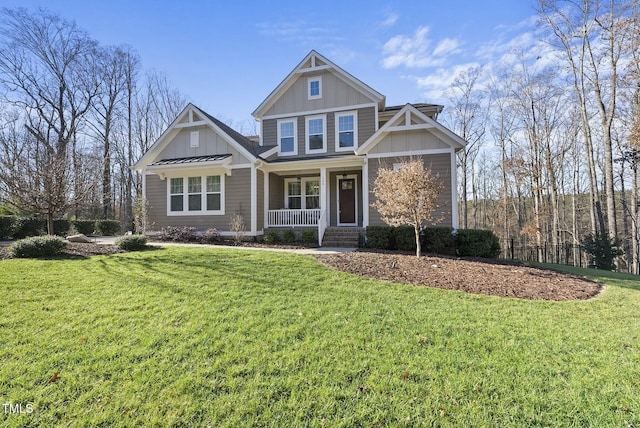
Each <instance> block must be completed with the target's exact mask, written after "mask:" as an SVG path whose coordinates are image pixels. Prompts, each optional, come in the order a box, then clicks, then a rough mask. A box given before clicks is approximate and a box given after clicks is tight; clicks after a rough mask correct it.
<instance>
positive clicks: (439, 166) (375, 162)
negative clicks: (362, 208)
mask: <svg viewBox="0 0 640 428" xmlns="http://www.w3.org/2000/svg"><path fill="white" fill-rule="evenodd" d="M416 158H418V157H417V156H414V157H413V158H411V157H409V156H403V157H394V158H391V157H390V158H385V159H370V160H369V184H370V188H371V190H372V191H371V192H370V193H369V205H370V206H369V225H370V226H385V225H386V223H385V222H384V221H382V218H381V217H380V213H379V212H378V210H377V209H375V208H373V206H372V205H373V204H374V203H375V201H376V197H375V195H374V194H373V188H374V182H375V180H376V177H377V176H378V170H379V169H380V168H393V164H394V163H399V162H403V161H410V160H412V159H416ZM419 158H421V159H422V161H423V164H424V167H425V168H429V169H430V170H431V172H432V174H434V175H436V176H438V177H439V178H440V180H442V182H443V184H444V186H443V188H442V192H441V193H440V197H439V198H438V205H439V206H440V208H438V209H437V210H436V213H435V215H434V218H436V219H441V221H440V222H438V223H437V225H438V226H451V225H452V220H451V218H452V208H453V207H452V204H455V203H457V201H452V200H451V195H452V192H451V154H450V153H443V154H435V155H424V156H419ZM454 172H455V171H454Z"/></svg>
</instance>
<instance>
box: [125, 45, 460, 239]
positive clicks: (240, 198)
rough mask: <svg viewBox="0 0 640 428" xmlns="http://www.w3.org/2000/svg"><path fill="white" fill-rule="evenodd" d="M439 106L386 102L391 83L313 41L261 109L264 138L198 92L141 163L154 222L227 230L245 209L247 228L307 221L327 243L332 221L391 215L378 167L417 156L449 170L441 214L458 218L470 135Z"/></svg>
mask: <svg viewBox="0 0 640 428" xmlns="http://www.w3.org/2000/svg"><path fill="white" fill-rule="evenodd" d="M442 108H443V107H442V106H440V105H433V104H406V105H403V106H386V105H385V96H384V95H382V94H380V93H379V92H377V91H376V90H374V89H373V88H371V87H369V86H367V85H366V84H365V83H363V82H361V81H360V80H358V79H357V78H355V77H354V76H352V75H351V74H349V73H347V72H346V71H344V70H343V69H341V68H340V67H338V66H337V65H336V64H334V63H332V62H331V61H329V60H328V59H327V58H325V57H324V56H322V55H320V54H319V53H317V52H316V51H311V52H310V53H309V54H308V55H307V56H306V57H305V58H304V59H303V60H302V61H301V62H300V63H299V64H298V65H297V66H296V67H295V68H294V69H293V71H291V73H290V74H289V75H288V76H287V77H286V78H285V79H284V80H283V81H282V82H281V83H280V84H279V85H278V86H277V87H276V88H275V89H274V90H273V91H272V92H271V93H270V94H269V96H268V97H267V98H266V99H265V100H264V101H263V102H262V104H260V105H259V106H258V107H257V108H256V109H255V110H254V112H253V116H254V118H255V119H256V120H257V121H258V122H259V123H260V135H259V137H258V138H254V139H249V138H247V137H245V136H243V135H241V134H239V133H238V132H236V131H235V130H233V129H231V128H230V127H229V126H227V125H225V124H224V123H222V122H220V121H219V120H217V119H216V118H214V117H212V116H210V115H209V114H207V113H206V112H204V111H202V110H201V109H199V108H198V107H196V106H195V105H193V104H189V105H187V106H186V107H185V109H184V110H183V111H182V112H181V113H180V114H179V115H178V117H177V118H176V119H175V120H174V122H173V123H172V124H171V125H170V126H169V128H168V129H167V130H166V131H165V132H164V133H163V134H162V136H160V138H159V139H158V140H157V141H156V142H155V143H154V144H153V146H152V147H151V148H150V149H149V150H148V151H147V152H146V153H145V154H144V156H142V158H141V159H140V160H139V161H138V162H137V163H136V164H135V166H134V168H135V169H136V170H137V171H139V172H140V173H141V174H142V177H143V196H144V197H145V198H146V199H147V201H148V203H149V211H150V222H151V224H153V228H154V229H155V230H160V229H161V228H162V227H164V226H192V227H195V228H197V229H198V230H203V231H204V230H206V229H209V228H216V229H217V230H218V231H220V232H221V234H222V235H225V234H230V219H231V217H232V216H233V215H235V214H240V215H242V216H243V218H244V219H245V222H246V236H253V237H259V236H261V235H263V234H264V232H265V230H266V229H272V228H305V227H306V228H314V229H315V230H316V231H317V232H316V233H317V236H318V241H319V242H320V244H323V243H324V244H325V245H326V244H327V241H328V240H329V234H330V233H333V234H335V233H339V232H340V231H341V230H352V231H356V233H357V231H361V230H362V228H364V227H366V226H368V225H381V224H384V223H382V220H381V219H380V215H379V214H378V212H377V211H376V210H375V209H374V208H372V207H371V204H372V202H373V198H374V197H373V195H372V193H371V189H372V187H373V181H374V180H375V177H376V173H377V171H378V169H379V168H380V167H381V166H386V167H394V164H395V165H397V164H398V163H399V162H401V161H402V160H408V159H416V158H420V159H422V161H423V163H424V166H425V168H430V169H431V170H432V171H433V172H435V173H436V174H438V175H439V177H440V178H441V179H442V180H443V181H444V182H445V186H444V190H443V192H442V195H441V197H440V207H441V208H440V209H441V210H442V212H441V213H440V215H439V216H438V217H440V218H443V220H442V222H441V224H442V225H449V226H453V227H456V226H457V223H458V211H457V204H456V200H457V197H456V187H457V186H456V160H455V158H456V156H455V154H456V152H457V151H458V150H461V149H462V148H463V147H464V145H465V144H466V143H465V141H464V140H463V139H462V138H460V137H459V136H458V135H456V134H454V133H453V132H451V131H450V130H448V129H447V128H446V127H444V126H443V125H441V124H440V123H438V122H437V121H436V119H437V115H438V113H439V112H440V111H441V110H442ZM256 140H257V141H256ZM332 244H335V242H332Z"/></svg>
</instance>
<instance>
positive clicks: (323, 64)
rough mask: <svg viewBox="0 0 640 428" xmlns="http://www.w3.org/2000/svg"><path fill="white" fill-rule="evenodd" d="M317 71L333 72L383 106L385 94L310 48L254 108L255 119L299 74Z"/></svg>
mask: <svg viewBox="0 0 640 428" xmlns="http://www.w3.org/2000/svg"><path fill="white" fill-rule="evenodd" d="M317 71H328V72H331V73H333V74H335V75H336V76H337V77H339V78H340V79H342V80H344V81H345V82H347V83H348V84H350V85H351V86H353V87H354V88H356V89H358V90H359V91H361V92H362V93H364V94H366V96H367V97H369V98H370V99H371V100H372V101H375V102H376V103H378V105H379V106H380V108H384V102H385V96H384V95H382V94H381V93H379V92H378V91H376V90H375V89H373V88H371V87H370V86H368V85H367V84H365V83H363V82H362V81H360V80H359V79H357V78H356V77H354V76H352V75H351V74H349V73H348V72H346V71H345V70H343V69H342V68H340V67H339V66H337V65H336V64H334V63H333V62H331V61H330V60H328V59H327V58H326V57H324V56H323V55H321V54H320V53H318V52H317V51H316V50H311V52H309V53H308V54H307V55H306V56H305V57H304V59H303V60H302V61H300V63H298V65H297V66H296V67H295V68H294V69H293V70H292V71H291V72H290V73H289V74H288V75H287V77H285V78H284V80H283V81H282V82H280V84H279V85H278V86H277V87H276V88H275V89H274V90H273V91H271V93H270V94H269V95H268V96H267V98H266V99H265V100H264V101H263V102H262V103H261V104H260V105H259V106H258V108H256V109H255V110H254V111H253V113H252V115H253V117H255V118H256V119H260V118H261V117H262V116H263V115H264V113H265V112H266V111H267V110H268V109H269V108H270V107H271V106H272V105H273V104H274V103H275V102H276V101H277V100H278V99H279V98H280V97H281V96H282V95H283V94H284V92H285V91H286V90H287V89H289V88H290V87H291V86H292V85H293V84H294V83H295V82H296V81H297V80H298V79H299V78H300V76H302V75H304V74H307V73H313V72H317Z"/></svg>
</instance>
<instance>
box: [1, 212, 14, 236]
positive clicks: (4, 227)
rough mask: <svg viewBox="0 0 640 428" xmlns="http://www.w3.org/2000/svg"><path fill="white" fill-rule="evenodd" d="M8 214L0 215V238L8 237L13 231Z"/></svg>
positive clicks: (11, 218)
mask: <svg viewBox="0 0 640 428" xmlns="http://www.w3.org/2000/svg"><path fill="white" fill-rule="evenodd" d="M14 218H15V217H13V216H10V215H2V216H0V239H9V238H10V237H11V234H12V231H13V220H14Z"/></svg>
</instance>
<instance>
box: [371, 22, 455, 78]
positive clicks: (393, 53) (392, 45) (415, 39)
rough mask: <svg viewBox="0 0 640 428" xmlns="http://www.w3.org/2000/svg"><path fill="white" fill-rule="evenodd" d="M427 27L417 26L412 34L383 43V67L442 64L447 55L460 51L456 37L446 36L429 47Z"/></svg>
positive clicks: (430, 42) (413, 66) (429, 40)
mask: <svg viewBox="0 0 640 428" xmlns="http://www.w3.org/2000/svg"><path fill="white" fill-rule="evenodd" d="M428 34H429V27H426V26H424V27H419V28H418V29H417V30H416V31H415V33H414V34H413V35H410V36H406V35H402V34H401V35H398V36H394V37H392V38H391V39H389V40H388V41H387V43H385V44H384V47H383V48H382V53H383V54H384V56H385V57H384V59H383V60H382V65H383V67H384V68H395V67H399V66H401V65H403V66H405V67H409V68H419V67H437V66H442V65H444V63H445V62H446V60H447V57H448V56H449V55H452V54H455V53H458V52H460V50H459V46H460V43H459V42H458V40H456V39H451V38H447V39H444V40H441V41H440V42H438V44H437V45H436V47H435V48H433V49H431V45H432V43H433V42H432V40H431V39H429V38H428V37H427V36H428Z"/></svg>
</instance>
